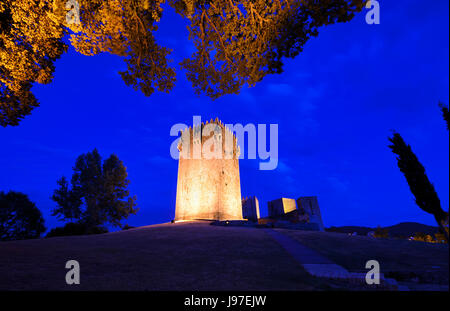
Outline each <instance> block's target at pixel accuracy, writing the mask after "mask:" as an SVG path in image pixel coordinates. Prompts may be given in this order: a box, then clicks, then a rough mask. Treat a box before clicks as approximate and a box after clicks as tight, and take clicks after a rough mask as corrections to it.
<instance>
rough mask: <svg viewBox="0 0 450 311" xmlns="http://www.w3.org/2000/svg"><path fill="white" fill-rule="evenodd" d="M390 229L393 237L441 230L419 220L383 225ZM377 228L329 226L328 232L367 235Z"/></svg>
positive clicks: (432, 232)
mask: <svg viewBox="0 0 450 311" xmlns="http://www.w3.org/2000/svg"><path fill="white" fill-rule="evenodd" d="M384 228H385V229H388V230H389V235H390V236H392V237H409V236H412V235H414V233H416V232H423V233H425V234H430V235H432V234H435V233H436V232H438V231H439V228H438V227H434V226H428V225H424V224H421V223H417V222H402V223H399V224H397V225H393V226H388V227H383V229H384ZM375 230H376V228H370V227H360V226H342V227H330V228H327V229H326V231H328V232H340V233H353V232H356V233H357V234H358V235H367V233H369V232H370V231H375Z"/></svg>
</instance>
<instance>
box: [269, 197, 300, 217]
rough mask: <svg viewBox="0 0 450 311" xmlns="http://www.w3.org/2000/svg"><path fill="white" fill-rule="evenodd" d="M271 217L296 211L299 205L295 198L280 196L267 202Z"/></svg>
mask: <svg viewBox="0 0 450 311" xmlns="http://www.w3.org/2000/svg"><path fill="white" fill-rule="evenodd" d="M267 207H268V211H269V217H277V216H281V215H284V214H287V213H289V212H292V211H295V210H296V209H297V205H296V204H295V200H294V199H288V198H280V199H276V200H273V201H269V202H268V203H267Z"/></svg>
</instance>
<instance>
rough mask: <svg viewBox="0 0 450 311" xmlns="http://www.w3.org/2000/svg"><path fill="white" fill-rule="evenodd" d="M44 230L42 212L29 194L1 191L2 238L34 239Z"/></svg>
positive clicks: (0, 230) (0, 220)
mask: <svg viewBox="0 0 450 311" xmlns="http://www.w3.org/2000/svg"><path fill="white" fill-rule="evenodd" d="M43 232H45V226H44V218H43V217H42V213H41V211H40V210H39V209H38V208H37V207H36V205H35V204H34V203H33V202H31V201H30V199H29V198H28V196H27V195H25V194H23V193H20V192H15V191H10V192H8V193H5V192H3V191H2V192H0V240H3V241H10V240H22V239H34V238H38V237H40V236H41V234H42V233H43Z"/></svg>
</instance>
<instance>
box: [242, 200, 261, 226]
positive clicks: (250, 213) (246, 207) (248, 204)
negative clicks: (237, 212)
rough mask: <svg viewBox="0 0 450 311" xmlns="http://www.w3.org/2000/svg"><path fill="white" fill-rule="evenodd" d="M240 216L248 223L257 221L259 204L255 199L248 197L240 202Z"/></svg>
mask: <svg viewBox="0 0 450 311" xmlns="http://www.w3.org/2000/svg"><path fill="white" fill-rule="evenodd" d="M242 216H243V217H244V219H248V220H250V221H255V222H256V221H258V219H259V217H260V215H259V202H258V199H257V198H256V197H249V198H245V199H243V200H242Z"/></svg>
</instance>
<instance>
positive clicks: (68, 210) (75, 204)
mask: <svg viewBox="0 0 450 311" xmlns="http://www.w3.org/2000/svg"><path fill="white" fill-rule="evenodd" d="M56 183H57V184H58V186H59V188H58V189H56V190H55V191H54V192H53V196H52V200H53V201H55V202H56V203H57V204H58V207H57V208H55V209H54V210H53V212H52V216H57V217H58V218H59V219H61V220H70V221H71V222H72V221H73V220H74V219H80V217H81V208H80V207H81V204H83V201H82V200H81V196H80V195H78V194H77V193H76V191H72V190H70V186H69V183H68V181H67V179H66V177H64V176H63V177H62V178H61V179H59V180H58V181H57V182H56Z"/></svg>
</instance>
